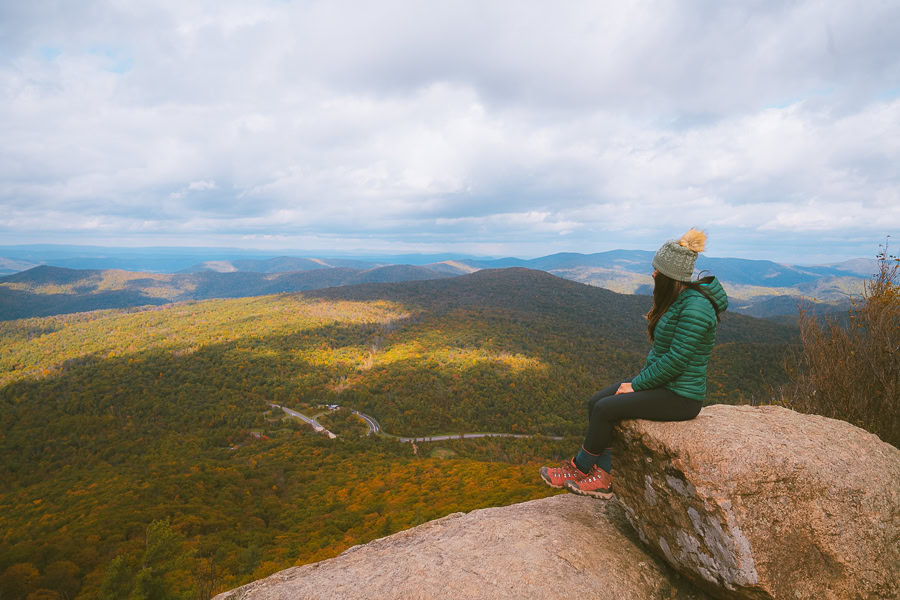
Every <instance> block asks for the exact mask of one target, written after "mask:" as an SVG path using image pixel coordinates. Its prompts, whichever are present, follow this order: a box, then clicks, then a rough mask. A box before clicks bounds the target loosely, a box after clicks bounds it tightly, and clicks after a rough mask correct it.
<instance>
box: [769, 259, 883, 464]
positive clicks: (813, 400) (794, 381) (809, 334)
mask: <svg viewBox="0 0 900 600" xmlns="http://www.w3.org/2000/svg"><path fill="white" fill-rule="evenodd" d="M880 249H881V251H880V252H879V253H878V255H877V258H878V272H877V273H875V274H874V275H873V276H872V278H871V279H870V280H869V281H868V282H866V285H865V288H864V291H863V294H862V297H860V298H857V299H854V300H853V301H852V304H851V307H850V310H849V315H848V316H849V323H848V324H845V325H841V324H839V323H838V322H836V321H833V320H828V319H826V320H824V321H821V320H818V319H816V317H815V315H813V314H811V313H810V311H802V312H801V318H800V346H799V348H798V349H797V350H796V351H795V352H794V353H793V354H792V356H791V357H789V359H788V361H789V364H788V365H787V370H788V373H789V374H790V376H791V380H790V382H789V383H787V384H786V385H784V386H782V387H781V388H780V390H779V393H778V397H779V399H780V403H781V404H783V405H785V406H787V407H789V408H792V409H794V410H796V411H799V412H803V413H812V414H817V415H823V416H826V417H831V418H834V419H842V420H844V421H848V422H850V423H853V424H854V425H856V426H858V427H862V428H863V429H865V430H867V431H870V432H872V433H874V434H876V435H878V436H879V437H880V438H881V439H882V440H884V441H886V442H888V443H890V444H892V445H894V446H897V447H900V418H898V411H900V281H898V279H900V277H898V276H900V259H898V258H897V257H896V256H892V255H890V254H888V244H887V243H885V244H884V245H883V246H880Z"/></svg>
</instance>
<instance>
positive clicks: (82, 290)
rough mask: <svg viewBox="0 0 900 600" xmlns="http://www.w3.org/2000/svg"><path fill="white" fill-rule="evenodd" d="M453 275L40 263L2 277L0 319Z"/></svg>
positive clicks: (409, 269)
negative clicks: (156, 269) (149, 269)
mask: <svg viewBox="0 0 900 600" xmlns="http://www.w3.org/2000/svg"><path fill="white" fill-rule="evenodd" d="M444 277H451V275H448V274H445V273H438V272H435V271H432V270H430V269H426V268H423V267H416V266H411V265H388V266H383V267H375V268H371V269H352V268H348V267H335V268H319V269H315V270H308V271H289V272H284V273H260V272H245V271H235V272H228V273H220V272H214V271H204V272H197V273H174V274H162V273H144V272H136V271H122V270H118V269H107V270H97V269H66V268H63V267H51V266H47V265H41V266H39V267H34V268H33V269H29V270H28V271H23V272H21V273H15V274H13V275H8V276H5V277H0V321H6V320H11V319H23V318H28V317H43V316H50V315H55V314H63V313H72V312H84V311H90V310H99V309H108V308H130V307H134V306H143V305H148V304H150V305H153V304H155V305H160V304H167V303H170V302H178V301H184V300H205V299H209V298H241V297H247V296H262V295H267V294H279V293H283V292H299V291H305V290H314V289H320V288H326V287H336V286H346V285H355V284H360V283H370V282H371V283H383V282H391V281H410V280H418V279H440V278H444Z"/></svg>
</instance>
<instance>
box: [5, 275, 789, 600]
mask: <svg viewBox="0 0 900 600" xmlns="http://www.w3.org/2000/svg"><path fill="white" fill-rule="evenodd" d="M649 300H650V299H649V298H648V297H647V296H632V295H623V294H617V293H614V292H611V291H608V290H604V289H601V288H597V287H592V286H587V285H583V284H580V283H576V282H572V281H568V280H565V279H561V278H558V277H555V276H553V275H550V274H548V273H545V272H542V271H537V270H531V269H522V268H506V269H488V270H479V271H477V272H474V273H471V274H469V275H464V276H460V277H453V278H441V279H434V280H427V281H406V282H399V283H367V284H360V285H352V286H346V287H332V288H327V289H321V290H312V291H306V292H302V293H286V294H275V295H267V296H256V297H249V298H233V299H212V300H204V301H182V302H175V303H171V304H166V305H161V306H149V307H148V306H144V307H135V308H130V309H111V310H101V311H92V312H83V313H75V314H65V315H55V316H49V317H42V318H28V319H19V320H11V321H6V322H2V323H0V409H2V410H0V430H2V432H3V437H2V438H0V447H2V453H0V456H2V460H0V482H2V485H0V533H2V535H0V557H2V562H0V573H5V572H6V571H7V570H9V569H10V568H13V567H15V569H13V571H10V573H13V574H15V573H22V572H26V571H27V572H31V573H36V575H35V576H34V577H37V578H38V579H39V580H41V581H46V582H47V584H48V585H50V584H51V583H52V581H51V580H52V574H53V573H56V572H57V571H59V570H60V569H63V570H65V572H67V573H69V574H70V577H69V578H68V579H67V581H68V582H69V583H68V584H67V585H69V588H67V589H69V590H70V591H71V590H72V589H75V588H77V591H78V593H79V594H80V595H79V596H78V597H79V598H105V597H110V594H113V595H114V594H115V593H116V592H115V590H116V589H119V588H116V586H117V585H119V586H126V587H127V586H129V585H135V581H137V579H138V577H139V574H140V572H141V569H142V565H143V564H145V562H146V561H147V560H150V559H148V558H147V557H146V556H145V546H146V540H145V538H146V536H147V535H148V532H149V531H150V529H151V526H152V527H153V531H163V532H168V533H166V535H165V539H167V540H170V550H171V553H170V554H169V555H166V556H167V558H165V560H163V559H159V560H160V562H159V563H158V564H156V565H155V567H154V571H153V572H154V573H157V574H159V575H158V576H159V578H160V579H159V581H158V582H157V583H158V584H159V585H161V586H165V587H166V588H167V589H170V590H172V592H173V593H179V594H190V593H191V589H193V587H194V586H198V585H200V584H199V583H198V582H197V581H195V579H196V574H198V573H205V572H209V567H210V565H211V564H214V565H215V567H216V570H215V572H216V573H217V575H216V577H217V580H216V586H218V587H217V589H227V588H233V587H236V586H237V585H240V584H241V583H245V582H248V581H252V580H255V579H259V578H261V577H264V576H266V575H268V574H270V573H273V572H275V571H277V570H280V569H283V568H285V567H288V566H291V565H294V564H305V563H309V562H313V561H316V560H321V559H323V558H328V557H331V556H335V555H337V554H338V553H340V552H341V551H343V550H345V549H346V548H349V547H350V546H353V545H355V544H358V543H363V542H366V541H369V540H372V539H375V538H377V537H381V536H383V535H387V534H389V533H392V532H395V531H399V530H402V529H405V528H407V527H410V526H413V525H416V524H419V523H422V522H425V521H427V520H430V519H434V518H438V517H440V516H443V515H446V514H449V513H452V512H458V511H470V510H473V509H475V508H480V507H487V506H502V505H506V504H511V503H515V502H520V501H523V500H527V499H534V498H540V497H544V496H547V495H551V494H553V493H556V492H555V491H554V490H552V489H550V488H548V487H546V486H545V485H543V483H542V482H541V481H540V478H539V477H538V476H537V469H538V467H539V466H540V465H542V464H546V463H548V462H557V461H560V460H562V459H564V458H565V457H566V456H567V455H568V453H570V452H571V451H572V448H573V447H575V446H577V444H578V443H579V442H580V439H579V438H580V435H581V433H582V431H583V427H584V401H585V399H587V398H589V397H590V396H591V395H592V394H593V393H594V392H595V391H596V390H597V389H599V387H602V386H604V385H607V382H608V381H611V380H615V379H617V378H622V377H625V376H627V375H628V374H631V373H633V372H635V371H636V370H637V369H639V368H640V366H641V364H642V362H643V360H644V358H645V356H646V352H647V350H648V348H649V343H648V340H647V335H646V325H645V321H644V319H643V316H642V315H643V314H644V313H645V312H646V310H647V308H648V307H649ZM795 336H796V330H795V329H793V328H791V327H789V326H781V325H777V324H774V323H769V322H767V321H763V320H759V319H754V318H750V317H746V316H743V315H736V314H728V313H726V314H725V318H724V319H723V321H722V324H721V327H720V332H719V344H718V345H717V347H716V350H715V352H714V354H713V359H712V362H711V365H710V383H709V401H710V402H728V403H740V402H750V401H753V400H754V398H757V399H758V398H759V397H761V395H762V394H764V393H765V390H766V386H767V385H769V384H771V383H775V382H777V381H779V379H780V378H781V377H783V373H782V372H781V371H780V369H781V360H780V357H781V356H782V355H783V353H784V351H785V350H786V348H787V347H788V345H789V344H790V343H792V341H793V340H794V339H795ZM271 404H277V405H279V406H285V407H290V408H292V409H295V410H297V411H299V412H301V413H303V414H316V412H315V410H314V409H313V407H316V406H320V405H323V404H336V405H340V406H342V407H349V408H353V409H355V410H358V411H360V412H362V413H364V414H366V415H371V417H373V418H374V419H375V420H376V421H377V422H378V424H379V425H380V426H381V427H383V428H384V430H386V431H387V432H389V433H390V434H392V435H396V436H398V437H401V438H420V439H421V438H429V437H434V436H439V435H446V434H451V433H453V432H462V433H466V432H473V433H479V432H496V433H504V434H513V435H516V436H526V437H502V438H501V437H482V438H469V437H467V438H464V439H460V438H459V436H458V434H456V435H453V436H452V439H450V436H449V435H448V439H442V440H439V441H427V442H423V441H417V442H416V443H415V444H410V443H405V442H402V441H399V440H397V439H392V438H389V437H386V436H367V435H366V431H367V428H366V427H365V426H364V425H362V424H361V423H360V422H359V419H358V417H356V416H355V415H352V414H349V411H347V412H348V414H349V416H350V417H352V419H353V420H355V424H354V422H353V421H349V422H348V423H347V424H346V425H344V427H346V429H341V427H342V425H341V421H342V420H344V416H341V415H338V414H337V413H335V415H336V416H335V420H334V422H331V421H329V420H328V418H326V417H322V424H323V426H326V427H327V428H328V429H329V430H332V429H333V430H334V431H335V433H337V434H338V435H340V436H341V437H340V438H339V439H329V438H328V437H327V436H324V435H319V434H316V433H315V432H313V430H312V428H310V427H309V426H307V425H304V424H301V423H299V422H297V421H296V420H287V421H285V420H282V419H280V418H273V417H274V415H273V414H272V413H271V412H268V414H267V411H270V408H271V407H270V406H269V405H271ZM316 410H317V409H316ZM292 421H293V422H292ZM354 428H355V429H354ZM229 448H233V449H231V450H230V449H229ZM154 560H155V559H154ZM23 565H24V566H23ZM29 569H31V570H30V571H29ZM10 576H12V575H10ZM53 585H57V586H58V587H59V589H62V587H64V586H62V584H59V583H53ZM60 586H62V587H60ZM54 589H56V588H54ZM122 589H124V588H122ZM111 590H112V591H111ZM67 593H70V592H67ZM70 595H72V594H71V593H70ZM72 597H74V596H72Z"/></svg>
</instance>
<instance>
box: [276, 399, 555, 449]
mask: <svg viewBox="0 0 900 600" xmlns="http://www.w3.org/2000/svg"><path fill="white" fill-rule="evenodd" d="M270 406H274V407H276V408H280V409H281V410H283V411H284V412H286V413H287V414H289V415H291V416H293V417H297V418H299V419H302V420H304V421H306V422H307V423H309V424H310V425H312V427H313V429H315V430H316V431H321V432H325V433H326V434H327V435H328V437H330V438H336V437H337V436H336V435H335V434H333V433H331V432H330V431H328V430H327V429H325V428H324V427H322V426H321V425H320V424H319V422H318V421H316V418H315V417H313V418H309V417H306V416H304V415H302V414H300V413H298V412H297V411H295V410H291V409H290V408H285V407H283V406H278V405H277V404H271V405H270ZM350 410H351V411H353V414H355V415H356V416H358V417H359V418H361V419H362V420H363V421H365V422H366V425H368V426H369V431H368V433H366V435H373V434H375V435H379V434H380V435H385V436H388V437H392V438H394V439H396V440H398V441H401V442H439V441H441V440H461V439H470V438H484V437H512V438H529V437H537V436H536V435H532V434H527V433H454V434H449V435H429V436H424V437H411V438H410V437H399V436H396V435H391V434H389V433H387V432H386V431H384V430H383V429H382V428H381V425H379V424H378V421H376V420H375V417H372V416H370V415H367V414H365V413H361V412H359V411H358V410H354V409H352V408H351V409H350ZM316 416H318V415H316ZM546 437H547V438H549V439H551V440H561V439H563V438H562V436H559V435H548V436H546Z"/></svg>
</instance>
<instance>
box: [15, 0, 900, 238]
mask: <svg viewBox="0 0 900 600" xmlns="http://www.w3.org/2000/svg"><path fill="white" fill-rule="evenodd" d="M898 26H900V8H898V7H897V6H895V5H894V4H893V3H881V4H872V5H867V9H866V10H859V8H858V5H856V4H854V3H851V2H830V3H826V4H823V3H819V2H795V3H782V2H764V1H760V2H752V3H745V4H740V5H734V4H729V3H720V2H697V3H679V4H676V3H671V4H663V5H654V6H650V5H647V4H646V3H643V2H636V1H635V2H620V3H614V4H603V3H594V2H570V3H567V4H566V6H565V7H564V8H563V9H559V8H557V9H554V10H549V9H548V8H547V6H546V5H545V4H542V3H537V2H492V3H488V4H485V3H476V2H459V3H452V4H440V3H423V2H407V1H388V2H383V3H365V2H349V1H341V0H338V1H335V2H328V3H318V2H289V3H282V2H271V3H254V4H252V5H248V4H247V3H241V2H236V1H234V2H230V1H224V2H192V3H183V2H175V1H174V0H172V1H168V0H167V1H161V2H156V3H150V4H143V5H132V4H121V3H107V2H103V1H100V0H93V1H91V0H88V1H86V2H84V3H79V5H78V7H77V8H76V7H73V6H72V5H70V4H68V3H56V4H53V3H5V4H4V5H3V6H2V8H0V53H2V56H4V57H5V58H3V59H0V134H2V139H3V143H2V144H0V232H5V233H4V236H6V235H11V234H16V235H17V236H19V239H25V238H27V237H28V236H29V235H32V236H35V238H37V237H40V236H44V238H46V236H60V235H70V236H76V235H77V236H84V237H83V238H82V239H85V240H86V241H85V243H88V242H90V241H93V240H90V239H89V238H88V237H86V236H88V235H90V234H91V233H92V232H93V233H94V234H95V235H96V236H98V237H102V236H112V235H120V234H123V232H133V233H134V235H141V236H145V237H142V238H141V239H149V238H150V237H152V236H154V235H155V236H159V237H160V238H162V237H163V236H176V237H177V236H179V235H181V236H185V239H189V238H196V237H198V236H226V237H227V236H245V237H244V238H239V237H235V238H234V239H236V240H237V239H247V240H257V239H269V240H270V239H286V240H287V239H296V240H310V239H316V240H319V239H330V240H335V243H339V241H340V240H369V243H370V244H371V245H372V246H373V247H375V246H378V247H381V245H383V244H385V243H388V244H395V245H397V247H400V245H405V246H404V247H409V245H410V244H412V245H416V247H419V248H423V249H427V248H434V249H441V248H449V247H454V248H458V247H460V246H461V245H463V246H464V245H466V244H468V247H471V248H476V247H477V248H486V247H490V248H494V249H500V250H501V251H502V250H503V249H506V252H505V253H509V254H513V253H516V252H520V253H530V254H541V253H546V252H549V251H555V250H560V249H564V250H574V251H583V252H590V251H596V250H604V249H610V248H611V247H616V246H628V247H635V246H640V245H643V246H644V247H655V245H657V243H658V240H660V239H667V238H669V237H673V236H674V235H676V233H673V231H675V232H677V231H680V230H681V229H686V228H687V227H690V226H693V225H701V226H706V227H707V228H709V229H712V230H714V231H715V230H718V231H719V232H721V235H720V237H719V239H732V238H737V237H743V238H744V239H747V240H754V242H755V241H756V240H761V241H765V240H768V241H769V242H770V243H771V244H774V245H778V244H780V245H782V246H783V247H785V248H787V247H788V246H786V244H791V243H796V244H805V243H807V241H806V240H812V239H814V238H815V237H816V236H818V237H820V238H821V237H822V236H835V237H840V236H845V237H848V238H853V239H859V240H869V239H871V240H873V242H872V243H877V241H879V240H880V239H881V238H882V237H883V235H884V234H885V233H887V232H889V231H891V230H896V229H897V226H898V225H900V212H898V211H900V209H898V208H897V207H898V206H900V180H898V175H897V171H896V167H895V165H896V164H897V162H898V158H900V156H898V155H900V147H898V146H900V99H898V97H897V95H896V93H895V92H894V93H892V92H891V90H894V91H895V90H896V89H897V84H898V81H900V41H898V39H897V36H896V35H895V32H896V31H897V29H898ZM264 236H270V237H268V238H266V237H264ZM271 236H275V237H274V238H273V237H271ZM279 236H280V237H279ZM42 239H43V238H42ZM72 239H76V238H72ZM712 239H715V238H712ZM792 240H793V241H792ZM758 247H759V245H754V246H750V249H749V250H745V251H746V252H754V251H756V250H754V249H753V248H758ZM862 247H863V243H859V244H858V245H857V246H855V247H854V248H862ZM720 248H722V249H723V251H724V250H726V249H728V248H730V249H731V250H733V251H738V250H741V247H740V245H739V244H737V243H735V244H733V245H732V246H727V245H723V246H720ZM741 251H744V250H741ZM854 252H856V250H854ZM867 253H868V252H867Z"/></svg>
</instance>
